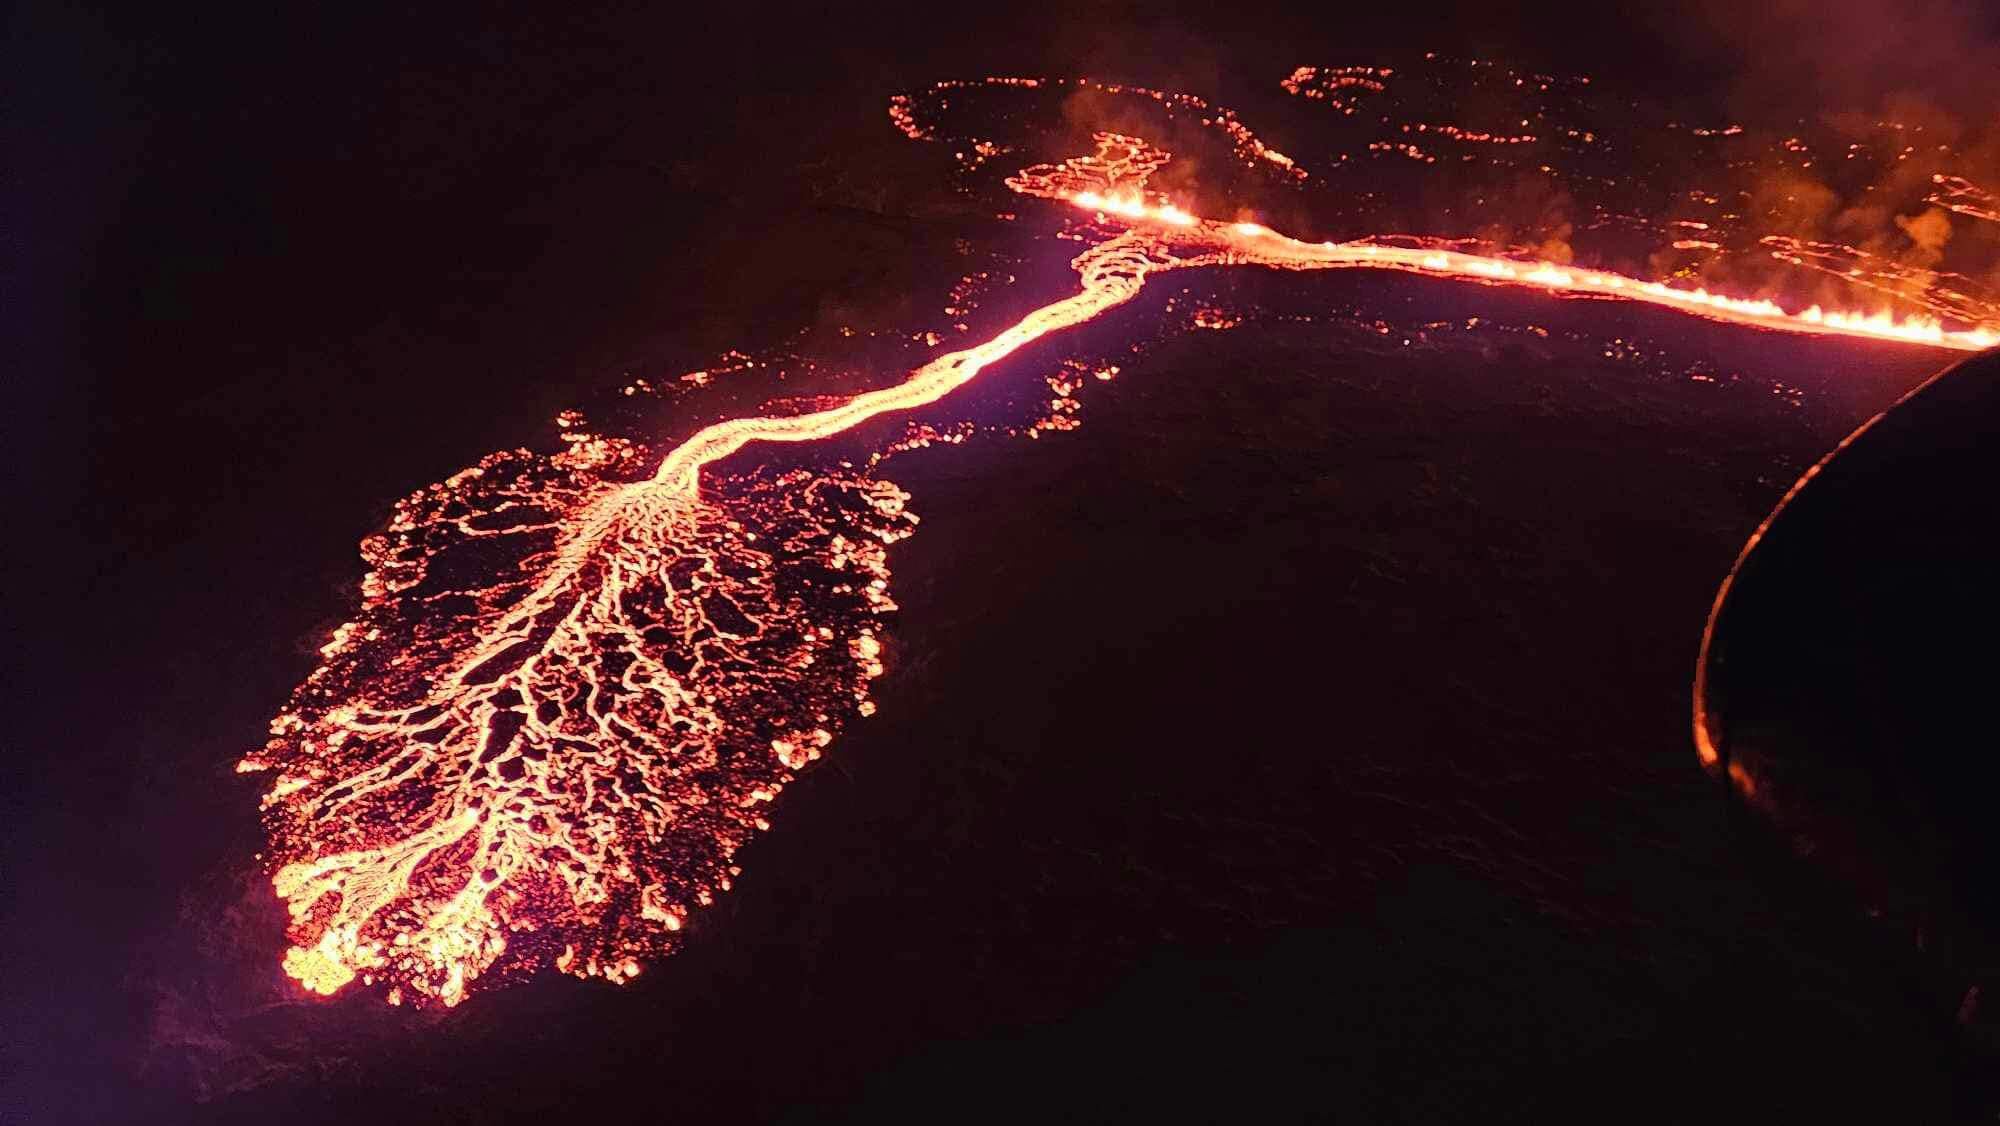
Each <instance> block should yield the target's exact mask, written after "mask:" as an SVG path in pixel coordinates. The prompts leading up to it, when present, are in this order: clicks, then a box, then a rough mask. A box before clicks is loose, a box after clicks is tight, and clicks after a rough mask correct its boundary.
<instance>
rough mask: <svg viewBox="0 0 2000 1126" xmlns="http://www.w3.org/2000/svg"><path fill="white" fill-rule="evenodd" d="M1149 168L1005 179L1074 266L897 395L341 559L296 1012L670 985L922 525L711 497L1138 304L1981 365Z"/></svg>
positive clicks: (817, 736)
mask: <svg viewBox="0 0 2000 1126" xmlns="http://www.w3.org/2000/svg"><path fill="white" fill-rule="evenodd" d="M896 109H901V110H902V111H903V114H904V116H903V117H900V118H898V124H899V125H901V126H903V127H905V129H906V131H909V132H911V133H912V135H913V136H914V135H919V132H920V130H919V128H918V126H917V125H916V124H914V121H915V119H914V117H912V116H911V115H910V114H909V111H908V110H907V107H906V106H905V105H902V104H900V103H899V105H898V106H897V107H896ZM1204 109H1205V104H1204ZM894 112H895V110H893V109H892V113H894ZM1207 120H1210V121H1223V122H1224V123H1225V125H1226V126H1227V127H1228V128H1227V129H1226V132H1227V133H1228V135H1229V137H1230V139H1231V142H1232V144H1233V145H1234V146H1236V148H1238V149H1241V150H1245V151H1248V152H1250V153H1251V159H1252V160H1253V161H1255V162H1256V163H1258V164H1259V165H1260V166H1270V167H1272V168H1275V169H1278V170H1279V171H1280V172H1281V173H1283V174H1285V175H1287V176H1289V177H1292V178H1294V179H1296V178H1297V177H1299V176H1302V175H1303V173H1302V172H1299V171H1298V170H1297V167H1296V165H1295V164H1294V162H1293V161H1292V160H1291V158H1289V157H1283V156H1282V155H1281V154H1274V153H1272V152H1271V151H1270V150H1268V149H1265V148H1264V147H1262V146H1261V145H1260V144H1256V143H1255V141H1254V138H1252V137H1250V136H1249V134H1248V130H1247V129H1244V128H1243V127H1241V125H1240V124H1239V123H1237V122H1236V121H1235V119H1234V118H1233V117H1224V116H1223V115H1221V114H1211V116H1210V117H1209V118H1208V119H1207ZM1480 136H1483V134H1482V135H1480ZM997 151H1000V150H999V149H998V148H996V147H995V146H990V145H988V146H985V147H982V148H979V149H977V155H978V156H979V157H980V159H982V160H983V159H985V158H986V157H987V156H989V155H991V153H993V152H997ZM1166 161H1167V154H1166V153H1165V152H1163V151H1161V150H1159V149H1157V148H1155V147H1152V146H1150V145H1148V144H1147V143H1145V142H1143V141H1140V140H1138V139H1135V138H1131V137H1125V136H1120V135H1115V134H1100V135H1099V137H1098V151H1097V153H1096V154H1095V155H1093V156H1089V157H1080V158H1075V159H1072V160H1068V161H1064V162H1062V163H1059V164H1052V165H1039V166H1036V167H1033V168H1030V169H1027V170H1025V171H1022V172H1020V173H1019V174H1018V175H1016V176H1014V177H1013V178H1011V179H1010V180H1009V181H1008V184H1009V186H1010V187H1012V188H1013V189H1014V190H1015V191H1017V192H1020V193H1022V194H1025V195H1028V196H1035V197H1042V198H1048V199H1054V200H1060V201H1064V202H1066V203H1068V204H1071V205H1074V206H1076V207H1079V208H1081V209H1083V211H1084V212H1086V213H1088V214H1089V215H1090V216H1091V217H1092V219H1091V221H1090V222H1088V223H1086V224H1085V225H1084V228H1083V229H1084V232H1085V233H1083V234H1071V235H1070V237H1073V238H1077V239H1080V240H1082V241H1084V242H1085V243H1086V244H1087V249H1085V250H1084V251H1083V253H1082V254H1080V255H1079V256H1077V257H1076V258H1075V259H1074V261H1073V263H1072V265H1073V267H1074V268H1075V270H1076V272H1077V274H1078V277H1079V282H1080V284H1079V287H1078V288H1077V289H1076V291H1075V292H1073V293H1071V294H1069V295H1068V296H1064V297H1062V298H1060V299H1059V300H1055V301H1053V302H1050V303H1048V304H1045V305H1043V306H1041V307H1040V308H1037V309H1034V310H1033V311H1032V312H1030V313H1028V314H1027V315H1026V316H1024V317H1022V318H1021V319H1019V320H1018V321H1016V322H1015V323H1013V324H1012V325H1010V326H1008V327H1006V328H1004V329H1003V330H1001V331H999V332H997V333H996V334H995V335H993V336H991V337H990V338H989V339H986V340H985V341H984V342H982V343H979V344H976V345H974V346H972V347H968V348H965V349H962V350H959V351H954V352H950V353H948V354H945V355H942V356H940V357H938V358H936V359H934V360H932V361H930V362H928V363H925V364H922V365H921V366H919V367H917V368H916V369H915V370H914V371H912V372H911V373H910V374H909V376H908V377H907V378H906V379H904V380H903V381H901V382H898V383H896V384H893V385H891V386H888V387H885V388H881V389H877V390H873V391H868V392H865V393H861V394H857V395H853V396H851V397H848V398H845V399H844V400H840V401H839V402H838V404H837V405H834V406H831V407H827V408H825V409H820V410H816V411H812V412H809V413H801V414H769V415H760V416H753V417H745V418H737V419H733V420H730V421H725V422H720V423H717V424H715V425H712V426H709V427H707V428H706V429H704V430H701V431H700V432H698V433H697V434H695V435H694V436H693V437H692V438H690V439H688V440H687V441H685V442H683V443H681V444H680V445H678V446H677V447H675V448H673V449H672V450H670V451H667V452H666V453H665V454H664V455H663V456H659V455H649V454H647V453H646V452H645V451H644V450H643V448H642V447H639V446H636V445H632V444H628V443H624V442H620V441H616V440H610V439H598V440H593V441H588V442H578V443H576V444H575V445H574V446H573V448H572V449H571V450H570V451H569V452H568V453H566V454H562V455H558V456H555V457H539V456H535V455H531V454H529V453H526V452H524V451H523V452H514V453H504V454H496V455H494V456H492V457H489V458H487V459H485V460H484V461H482V462H481V463H480V464H479V465H477V466H474V467H472V468H470V469H467V470H465V471H464V472H462V473H459V474H458V475H456V476H454V477H452V478H451V479H449V480H447V481H445V482H443V483H441V484H439V485H436V486H433V487H431V488H429V489H426V490H422V491H420V492H418V493H416V494H414V495H412V496H410V497H409V498H407V499H406V500H404V501H403V502H402V503H401V504H400V505H399V506H398V507H397V510H396V513H395V516H394V518H393V520H392V521H391V523H390V525H389V526H388V528H387V529H386V530H385V531H384V532H383V533H382V534H380V535H377V536H374V537H371V538H370V539H369V540H368V541H367V542H366V543H365V544H364V545H363V546H364V555H365V557H366V559H367V561H368V563H369V565H370V572H369V574H368V576H367V577H366V579H365V580H364V583H363V586H362V603H361V607H360V609H359V611H358V613H357V615H356V616H355V618H354V620H353V621H351V622H349V623H348V624H346V625H343V626H342V627H340V629H339V630H337V631H336V632H335V634H334V636H333V638H332V640H331V641H330V642H329V643H328V644H327V645H326V646H325V648H324V649H323V650H322V653H323V656H324V660H323V662H322V663H321V665H320V666H319V667H318V668H317V669H316V670H315V671H314V672H313V673H312V674H311V675H310V676H309V677H308V678H307V679H306V681H305V682H304V683H303V684H302V685H301V686H300V687H299V688H298V690H297V691H296V693H295V694H294V696H293V698H292V699H291V701H290V703H289V704H288V705H287V707H286V708H285V709H284V711H283V712H281V713H280V714H279V715H278V717H277V718H276V719H275V720H274V721H273V723H272V726H271V738H270V740H269V741H268V742H267V743H266V744H265V746H264V747H262V748H261V749H260V750H258V751H256V752H254V753H252V754H250V755H248V756H247V757H246V758H244V759H243V760H242V762H241V763H240V764H239V767H238V769H239V770H242V771H269V772H271V773H272V774H273V775H274V781H273V782H272V784H271V786H270V788H269V789H268V791H267V793H266V796H265V798H264V810H265V817H266V821H267V825H268V827H269V831H270V836H271V840H272V850H271V853H270V859H271V862H272V866H273V883H274V886H275V888H276V891H277V894H278V895H279V896H280V897H281V898H282V899H283V900H284V901H285V902H286V903H287V906H288V910H289V913H290V919H291V922H290V928H289V937H290V941H291V948H290V950H289V952H288V953H287V954H286V955H285V957H284V968H285V970H286V972H287V973H288V974H290V975H291V976H292V977H293V978H295V979H296V980H297V981H298V982H299V983H301V984H302V985H303V986H305V987H306V988H308V989H310V990H313V991H316V992H319V993H329V994H330V993H333V992H335V991H337V990H339V989H341V988H342V987H343V986H345V985H346V984H348V983H349V982H350V981H352V980H354V979H355V978H357V977H359V978H361V979H363V980H364V981H379V982H383V983H385V984H387V985H388V986H389V991H388V997H389V999H390V1000H391V1001H392V1002H400V1001H402V1000H406V999H407V1000H413V1001H424V1000H436V1001H440V1002H443V1003H444V1004H447V1005H449V1004H455V1003H457V1002H458V1001H459V1000H461V999H462V998H463V997H464V996H466V994H467V992H468V989H469V988H470V987H471V986H472V984H473V983H474V982H475V981H476V980H486V981H493V980H504V979H505V978H506V977H508V976H510V975H517V974H521V973H526V972H531V971H533V970H535V969H537V968H540V967H543V966H554V967H556V968H557V969H559V970H562V971H565V972H569V973H572V974H576V975H580V976H597V977H602V978H605V979H608V980H611V981H614V982H617V981H624V980H628V979H630V978H631V977H632V976H634V975H635V974H637V973H639V972H640V969H641V967H642V965H643V964H644V963H645V962H647V961H650V960H652V959H654V958H657V957H659V956H661V955H663V954H665V953H667V952H669V951H670V950H671V949H672V947H673V944H674V943H675V941H677V937H676V932H678V931H680V930H681V928H682V927H683V925H684V923H685V921H686V920H687V919H688V917H689V915H690V913H691V911H692V910H693V909H694V908H696V907H698V906H701V905H704V904H707V903H709V902H711V901H712V900H713V898H714V897H715V896H716V895H718V894H720V893H722V892H724V891H726V890H728V888H729V886H730V882H731V878H732V877H733V876H734V875H735V874H736V869H735V867H734V866H733V864H734V858H735V855H736V853H737V851H738V850H739V849H740V848H741V846H742V845H743V844H744V842H745V841H746V840H747V839H748V838H749V837H750V836H751V834H753V833H754V832H756V831H759V830H761V829H763V828H765V827H766V824H767V823H766V821H765V819H764V810H765V806H766V805H767V804H768V803H770V802H772V801H773V800H774V799H775V798H776V797H777V795H778V794H779V792H780V791H781V790H782V789H783V788H784V786H785V785H787V784H788V783H790V782H791V781H792V780H793V778H794V774H795V772H797V771H798V770H799V769H801V768H802V767H804V766H805V765H806V764H807V763H809V762H811V761H813V760H815V759H817V758H818V757H819V756H820V754H821V752H822V751H823V750H824V749H825V748H826V747H827V746H828V745H829V743H830V742H831V741H832V740H833V738H834V737H835V735H836V733H838V732H839V731H840V730H841V727H842V725H843V724H844V723H845V722H847V721H848V720H850V719H851V718H852V717H854V716H856V715H866V714H868V713H869V712H871V711H872V710H873V704H872V702H871V701H870V700H869V698H868V684H869V681H870V680H871V679H872V678H873V677H875V676H877V675H879V674H880V672H881V671H882V664H881V659H880V658H881V643H880V641H879V640H878V634H877V626H876V624H875V622H876V617H877V615H879V614H881V613H883V612H885V611H887V610H890V609H893V607H894V604H893V602H892V601H891V600H890V598H889V595H888V578H889V571H888V566H887V555H886V548H887V546H888V545H890V544H892V543H894V542H895V541H897V540H898V539H900V538H902V537H903V536H906V535H908V534H909V533H910V532H911V531H912V529H913V528H914V527H915V524H916V518H915V517H914V516H913V515H911V514H910V513H909V512H908V511H907V510H906V508H905V505H906V501H907V499H908V498H907V497H906V496H905V495H904V494H902V493H901V492H900V491H899V490H897V489H896V488H895V487H894V486H892V485H889V484H887V483H885V482H882V481H878V480H872V479H869V478H868V477H866V476H865V475H862V474H860V473H858V472H846V471H842V472H826V471H819V472H809V471H807V470H803V469H793V470H790V471H778V470H770V471H756V470H752V471H748V472H746V473H744V474H743V475H741V476H739V477H735V478H732V479H731V481H732V486H731V487H730V488H728V489H719V488H712V487H710V483H709V482H705V481H704V478H703V470H704V467H707V466H711V465H714V464H715V463H717V462H718V461H720V460H722V459H724V458H728V457H730V456H731V455H733V454H735V453H737V452H738V451H740V450H742V449H743V448H744V447H745V446H747V445H749V444H751V443H756V442H810V441H814V440H818V439H823V438H826V437H829V436H831V435H834V434H838V433H841V432H843V431H847V430H849V429H851V428H852V427H854V426H856V425H857V424H859V423H861V422H863V421H865V420H867V419H870V418H873V417H876V416H879V415H883V414H885V413H888V412H897V411H906V410H910V409H912V408H916V407H919V406H922V405H924V404H928V403H932V402H935V401H937V400H938V399H940V398H942V397H944V396H946V395H948V394H950V393H951V392H952V391H953V390H954V389H956V388H959V387H961V386H963V385H964V384H965V383H967V382H968V381H970V380H971V379H973V378H974V377H975V376H977V375H978V374H979V372H980V371H981V370H982V369H984V368H987V367H989V366H991V365H993V364H994V363H996V362H998V361H1000V360H1002V359H1004V358H1005V357H1007V356H1008V355H1010V354H1012V353H1014V352H1016V351H1017V350H1018V349H1020V348H1022V347H1023V346H1024V345H1026V344H1028V343H1030V342H1032V341H1034V340H1037V339H1038V338H1041V337H1044V336H1047V335H1048V334H1050V333H1055V332H1059V331H1061V330H1064V329H1067V328H1070V327H1073V326H1077V325H1080V324H1083V323H1084V322H1087V321H1090V320H1092V319H1093V318H1096V317H1098V316H1099V315H1100V314H1102V313H1104V312H1105V311H1106V310H1108V309H1111V308H1113V307H1114V306H1117V305H1120V304H1121V303H1124V302H1126V301H1128V300H1129V299H1130V298H1132V297H1133V296H1134V295H1135V294H1136V293H1137V292H1139V290H1140V288H1141V287H1142V286H1143V285H1144V284H1145V282H1146V281H1147V279H1148V278H1149V277H1150V276H1152V275H1154V274H1156V273H1159V272H1161V271H1164V270H1170V269H1175V268H1183V267H1193V266H1210V267H1213V266H1228V265H1260V266H1266V267H1275V268H1281V269H1290V270H1308V269H1327V268H1367V267H1375V268H1383V269H1396V270H1409V271H1416V272H1419V273H1424V274H1431V275H1435V276H1439V277H1446V278H1455V279H1463V280H1470V281H1477V282H1481V283H1486V284H1512V285H1520V286H1530V287H1537V288H1542V289H1546V290H1550V291H1552V292H1556V293H1561V294H1578V295H1587V296H1593V297H1600V298H1616V299H1624V300H1632V301H1641V302H1647V303H1651V304H1654V305H1659V306H1663V307H1666V308H1670V309H1675V310H1679V311H1682V312H1687V313H1693V314H1696V315H1699V316H1703V317H1708V318H1713V319H1718V320H1724V321H1730V322H1735V323H1741V324H1746V325H1753V326H1756V327H1760V328H1767V329H1781V330H1785V331H1791V332H1807V333H1817V334H1838V335H1848V336H1861V337H1871V338H1879V339H1886V340H1893V341H1905V342H1913V343H1919V344H1927V345H1934V346H1942V347H1950V348H1968V349H1969V348H1982V347H1987V346H1990V345H1992V344H1994V343H1995V342H1996V341H2000V336H1996V334H1995V332H1994V329H1993V327H1992V326H1990V325H1974V326H1971V327H1967V328H1963V329H1951V328H1946V327H1945V326H1944V325H1943V324H1942V323H1940V322H1938V321H1936V320H1932V319H1927V318H1922V317H1910V318H1906V319H1902V320H1896V319H1893V318H1889V317H1887V316H1886V315H1883V316H1879V317H1878V316H1868V317H1862V316H1858V315H1855V314H1849V313H1834V312H1826V311H1823V310H1820V309H1819V308H1817V307H1813V308H1807V309H1804V310H1802V311H1798V312H1789V311H1787V310H1786V309H1784V308H1782V307H1780V306H1779V305H1777V304H1776V303H1774V302H1771V301H1764V300H1746V299H1737V298H1729V297H1722V296H1718V295H1716V294H1712V293H1709V292H1706V291H1705V290H1701V289H1683V288H1678V287H1674V286H1669V285H1666V284H1663V283H1659V282H1648V281H1641V280H1636V279H1633V278H1629V277H1624V276H1620V275H1618V274H1614V273H1609V272H1605V271H1600V270H1591V269H1583V268H1578V267H1574V266H1569V265H1558V264H1555V263H1553V262H1547V261H1519V260H1514V259H1511V258H1507V257H1500V256H1486V255H1481V254H1474V253H1467V252H1465V251H1463V250H1460V249H1455V248H1453V247H1452V246H1448V245H1446V244H1444V243H1441V242H1435V241H1423V240H1402V241H1401V242H1396V241H1390V240H1380V239H1377V240H1362V241H1348V242H1340V243H1331V242H1321V243H1311V242H1303V241H1300V240H1297V239H1294V238H1290V237H1287V236H1284V235H1281V234H1278V233H1276V232H1275V231H1272V230H1269V229H1267V228H1265V227H1263V226H1260V225H1257V224H1252V223H1241V222H1227V221H1217V220H1209V219H1202V218H1198V217H1197V216H1195V215H1194V214H1192V213H1191V212H1190V211H1187V210H1183V209H1182V208H1180V207H1177V206H1175V205H1174V204H1173V203H1171V202H1169V201H1168V200H1167V199H1166V198H1165V197H1164V196H1163V195H1161V194H1160V193H1158V192H1156V191H1154V190H1152V189H1151V188H1150V187H1149V181H1150V180H1152V179H1153V178H1154V174H1155V173H1157V172H1158V171H1159V170H1160V169H1161V168H1162V166H1163V165H1164V164H1165V162H1166ZM1961 196H1963V197H1964V198H1968V199H1969V198H1971V197H1970V194H1969V193H1963V192H1962V193H1961ZM1965 206H1967V207H1970V206H1972V205H1971V204H1969V203H1968V204H1965ZM655 456H657V461H656V462H655V460H654V457H655Z"/></svg>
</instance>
